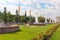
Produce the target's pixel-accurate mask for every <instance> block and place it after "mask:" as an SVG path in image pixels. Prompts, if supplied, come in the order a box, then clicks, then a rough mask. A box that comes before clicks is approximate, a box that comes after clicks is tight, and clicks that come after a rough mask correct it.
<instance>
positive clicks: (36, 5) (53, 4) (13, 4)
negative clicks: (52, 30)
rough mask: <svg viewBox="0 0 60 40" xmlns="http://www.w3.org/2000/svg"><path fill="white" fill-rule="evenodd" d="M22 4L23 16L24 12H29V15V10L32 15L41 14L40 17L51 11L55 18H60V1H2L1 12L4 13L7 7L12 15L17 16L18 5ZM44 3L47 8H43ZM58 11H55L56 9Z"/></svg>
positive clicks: (0, 0) (0, 3) (0, 2)
mask: <svg viewBox="0 0 60 40" xmlns="http://www.w3.org/2000/svg"><path fill="white" fill-rule="evenodd" d="M19 2H20V5H21V12H20V13H21V14H24V11H25V10H26V11H27V15H29V10H30V9H31V10H32V15H33V14H34V15H35V14H36V12H37V13H39V15H42V16H44V15H45V14H46V15H47V14H48V12H49V11H50V13H51V14H54V16H55V15H56V14H57V16H58V15H59V16H60V14H59V13H60V11H59V10H60V9H59V7H60V6H59V5H60V0H0V10H2V11H3V8H4V7H5V6H6V7H7V11H10V12H11V13H12V14H15V11H16V9H17V8H18V4H19ZM42 3H44V4H46V5H45V6H46V8H45V9H44V8H42V5H41V4H42ZM54 8H55V9H56V10H55V9H54Z"/></svg>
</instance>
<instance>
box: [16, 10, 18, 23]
mask: <svg viewBox="0 0 60 40" xmlns="http://www.w3.org/2000/svg"><path fill="white" fill-rule="evenodd" d="M16 23H17V24H18V23H19V13H18V10H16Z"/></svg>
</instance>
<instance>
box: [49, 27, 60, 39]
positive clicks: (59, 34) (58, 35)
mask: <svg viewBox="0 0 60 40" xmlns="http://www.w3.org/2000/svg"><path fill="white" fill-rule="evenodd" d="M50 40H60V27H59V28H58V29H57V31H56V32H55V33H54V34H53V35H52V37H51V39H50Z"/></svg>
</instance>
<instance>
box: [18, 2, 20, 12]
mask: <svg viewBox="0 0 60 40" xmlns="http://www.w3.org/2000/svg"><path fill="white" fill-rule="evenodd" d="M18 12H20V2H19V6H18Z"/></svg>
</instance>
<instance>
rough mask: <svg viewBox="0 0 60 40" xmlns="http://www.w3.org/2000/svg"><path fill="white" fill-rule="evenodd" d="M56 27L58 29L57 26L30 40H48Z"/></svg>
mask: <svg viewBox="0 0 60 40" xmlns="http://www.w3.org/2000/svg"><path fill="white" fill-rule="evenodd" d="M58 27H59V24H58V25H55V26H54V27H52V28H50V29H48V30H47V31H46V32H45V33H43V32H42V33H40V34H39V36H37V37H35V38H32V40H49V39H50V37H51V36H52V35H53V33H54V32H55V31H56V30H57V28H58Z"/></svg>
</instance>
